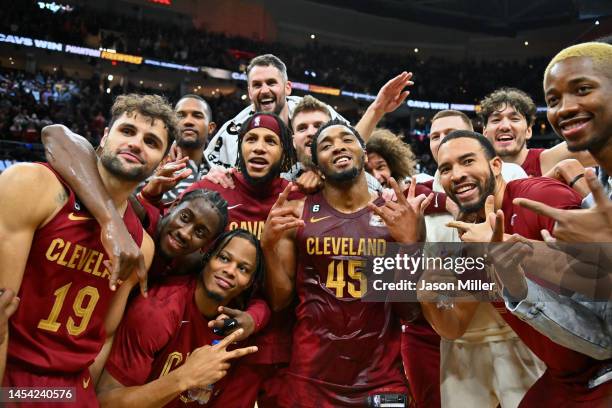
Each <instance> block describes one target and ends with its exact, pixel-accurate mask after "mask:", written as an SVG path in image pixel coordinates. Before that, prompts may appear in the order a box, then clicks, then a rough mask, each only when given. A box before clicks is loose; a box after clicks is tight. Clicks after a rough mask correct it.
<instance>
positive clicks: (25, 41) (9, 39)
mask: <svg viewBox="0 0 612 408" xmlns="http://www.w3.org/2000/svg"><path fill="white" fill-rule="evenodd" d="M313 35H314V34H313ZM2 42H5V43H11V44H15V45H21V46H24V47H36V48H41V49H46V50H52V51H59V52H65V53H68V54H75V55H82V56H87V57H95V58H104V59H109V60H111V62H112V64H113V65H115V64H116V63H117V61H120V62H129V63H132V64H141V63H144V64H147V65H153V66H157V67H161V68H168V69H177V70H182V71H190V72H200V71H201V72H203V73H206V74H207V75H208V76H210V77H211V78H218V79H226V80H230V79H233V80H235V81H246V80H247V76H246V74H245V73H244V72H232V71H229V70H226V69H221V68H212V67H199V68H198V67H192V66H189V65H180V64H174V63H171V62H165V61H157V60H152V59H144V58H143V57H140V56H136V55H129V54H120V53H117V52H110V51H108V50H96V49H93V48H86V47H78V46H75V45H69V44H66V45H64V44H62V43H56V42H52V41H45V40H39V39H33V38H30V37H21V36H18V35H12V34H4V33H0V43H2ZM55 70H57V68H55ZM142 84H143V81H140V85H142ZM292 88H293V89H296V90H301V91H304V92H312V93H321V94H326V95H333V96H345V97H349V98H353V99H360V100H364V101H373V100H374V99H376V95H370V94H366V93H360V92H351V91H344V90H340V89H338V88H331V87H326V86H319V85H310V84H306V83H302V82H292ZM406 104H407V105H408V106H409V107H411V108H417V109H434V110H442V109H449V108H450V109H456V110H461V111H468V112H474V111H475V110H476V109H477V106H476V105H471V104H453V103H446V102H431V101H418V100H408V101H406ZM537 109H538V112H546V107H544V106H540V107H538V108H537Z"/></svg>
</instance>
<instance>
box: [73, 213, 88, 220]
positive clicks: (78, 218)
mask: <svg viewBox="0 0 612 408" xmlns="http://www.w3.org/2000/svg"><path fill="white" fill-rule="evenodd" d="M68 219H69V220H70V221H86V220H93V218H91V217H79V216H78V215H74V213H70V214H68Z"/></svg>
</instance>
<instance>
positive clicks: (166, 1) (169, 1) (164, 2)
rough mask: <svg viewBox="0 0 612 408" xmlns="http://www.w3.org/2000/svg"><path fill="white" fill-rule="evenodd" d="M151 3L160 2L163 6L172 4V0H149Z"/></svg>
mask: <svg viewBox="0 0 612 408" xmlns="http://www.w3.org/2000/svg"><path fill="white" fill-rule="evenodd" d="M149 3H154V4H160V5H162V6H171V5H172V0H149Z"/></svg>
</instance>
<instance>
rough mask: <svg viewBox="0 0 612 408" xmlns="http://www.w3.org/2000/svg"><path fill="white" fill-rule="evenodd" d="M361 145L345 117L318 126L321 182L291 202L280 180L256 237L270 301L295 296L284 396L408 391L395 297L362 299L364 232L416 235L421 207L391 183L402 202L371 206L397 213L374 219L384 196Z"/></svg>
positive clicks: (360, 398)
mask: <svg viewBox="0 0 612 408" xmlns="http://www.w3.org/2000/svg"><path fill="white" fill-rule="evenodd" d="M364 146H365V143H364V142H363V140H362V139H361V137H360V136H359V134H358V133H357V132H356V131H355V130H354V129H353V128H351V127H350V126H348V125H346V124H344V123H343V122H341V121H331V122H329V123H327V124H326V125H324V126H322V127H321V128H320V129H319V131H318V132H317V134H316V136H315V138H314V139H313V141H312V146H311V151H312V159H313V162H314V164H315V165H317V167H318V169H319V170H320V171H321V172H322V174H323V175H324V177H325V184H324V187H323V190H322V191H321V192H319V193H316V194H314V195H310V196H308V197H307V198H306V199H305V201H298V202H296V201H293V202H287V201H286V200H287V197H288V194H289V188H286V189H285V191H284V192H283V194H282V195H281V196H280V197H279V199H278V201H277V202H276V204H275V205H274V207H273V209H272V211H271V212H270V215H269V217H268V220H267V221H266V226H265V228H264V234H263V236H262V247H263V249H264V253H265V259H266V266H267V270H268V271H270V273H269V274H268V276H269V279H268V281H267V290H268V293H269V298H270V300H271V302H272V306H273V307H274V308H279V307H285V306H287V305H289V303H290V302H291V301H292V299H293V296H294V293H297V295H298V298H299V300H298V305H297V308H296V319H297V322H296V326H295V328H294V331H293V349H292V353H291V362H290V364H289V368H288V371H287V378H286V384H285V387H284V388H283V391H282V393H281V396H280V398H279V400H280V405H281V406H301V407H324V408H327V407H352V406H355V407H356V406H359V407H361V406H364V405H365V404H366V401H367V398H368V396H373V395H375V394H383V393H399V394H406V393H407V388H406V384H405V380H404V377H403V374H402V372H401V359H400V353H399V342H400V337H399V336H400V332H399V326H400V324H399V319H398V316H396V315H394V312H393V310H392V306H391V304H386V303H369V302H362V301H361V297H362V295H363V293H364V291H365V285H366V284H367V283H366V281H365V279H366V277H365V276H364V272H363V271H362V270H361V268H362V267H363V260H364V257H365V256H367V255H368V254H367V253H366V252H367V250H366V248H367V247H368V246H366V241H368V242H370V244H371V242H377V243H378V244H379V246H378V248H379V250H381V248H382V246H384V245H386V243H387V242H390V241H393V240H394V239H395V240H396V241H400V242H415V241H417V239H418V238H419V236H420V235H421V233H420V229H419V226H420V221H419V218H420V214H419V212H418V211H416V212H415V211H414V210H413V208H412V207H411V206H410V205H409V204H408V203H407V202H406V199H405V198H404V196H403V195H402V194H401V193H400V192H399V190H397V194H398V196H399V200H400V201H399V202H400V203H401V204H395V203H394V204H395V205H391V204H389V203H388V204H386V206H385V207H383V209H379V208H378V207H376V206H373V207H372V210H373V211H376V212H377V213H378V214H381V215H384V216H385V218H387V220H390V218H391V217H390V216H388V215H389V213H392V214H393V217H396V218H395V221H396V222H394V223H389V224H388V225H391V227H390V228H387V227H385V225H384V224H382V223H380V219H378V222H375V221H376V220H375V217H376V216H375V215H372V214H371V213H370V210H369V207H368V204H369V203H371V202H374V203H375V204H376V205H380V204H381V203H382V202H383V200H382V199H376V197H373V196H372V195H371V194H370V193H369V192H368V189H367V184H366V180H365V173H364V165H365V160H366V159H365V153H364ZM395 187H396V188H397V185H396V184H395ZM424 199H425V198H424V197H420V200H421V201H423V200H424ZM416 205H417V208H418V206H419V205H420V202H419V203H417V204H416ZM389 206H391V208H393V210H391V208H389ZM296 227H303V228H298V229H297V231H296ZM391 234H393V238H392V236H391ZM341 242H344V243H345V244H346V245H343V244H340V243H341ZM335 243H338V244H335ZM369 247H370V248H372V245H370V246H369ZM371 255H381V254H371ZM345 271H346V274H345Z"/></svg>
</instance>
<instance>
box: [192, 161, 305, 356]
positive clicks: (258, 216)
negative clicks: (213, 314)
mask: <svg viewBox="0 0 612 408" xmlns="http://www.w3.org/2000/svg"><path fill="white" fill-rule="evenodd" d="M231 176H232V180H233V181H234V185H235V188H225V187H222V186H221V185H219V184H215V183H212V182H210V181H208V180H200V181H198V182H196V183H193V184H192V185H191V187H189V188H188V189H187V190H186V192H189V191H192V190H195V189H198V188H203V189H207V190H212V191H216V192H218V193H219V194H220V195H221V197H223V199H225V200H226V201H227V209H228V213H229V220H228V221H229V222H228V225H227V229H228V230H234V229H237V228H242V229H245V230H247V231H249V232H250V233H252V234H253V235H255V237H257V239H260V238H261V234H262V232H263V226H264V224H265V223H266V219H267V218H268V214H269V213H270V210H271V209H272V206H273V205H274V203H275V202H276V200H277V199H278V196H279V194H280V193H282V192H283V190H284V189H285V187H286V186H287V184H289V182H288V181H287V180H285V179H282V178H280V177H277V178H275V179H273V180H271V181H270V182H269V183H266V184H262V185H251V184H249V183H248V182H247V180H246V179H245V178H244V176H243V175H242V174H241V173H232V174H231ZM302 197H303V194H301V193H295V192H292V193H290V194H289V200H296V199H300V198H302ZM291 312H292V311H291V309H289V308H286V309H284V310H282V311H280V312H275V313H272V316H271V318H270V322H269V323H268V325H267V326H266V327H265V328H264V329H263V330H262V331H261V332H259V333H257V335H255V336H253V337H252V338H251V341H252V342H253V344H255V345H257V346H258V347H259V351H258V352H257V353H255V354H251V355H249V356H246V357H245V358H244V360H245V361H247V362H251V363H259V364H277V363H286V362H288V361H289V352H290V349H291V327H292V325H293V316H292V313H291Z"/></svg>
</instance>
